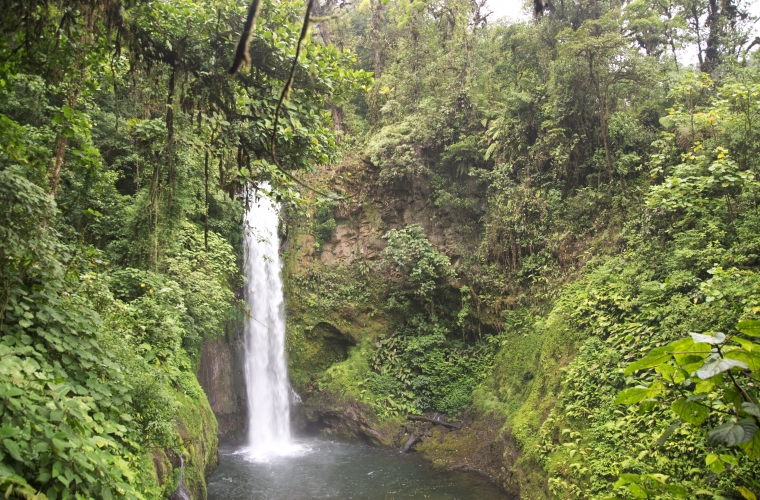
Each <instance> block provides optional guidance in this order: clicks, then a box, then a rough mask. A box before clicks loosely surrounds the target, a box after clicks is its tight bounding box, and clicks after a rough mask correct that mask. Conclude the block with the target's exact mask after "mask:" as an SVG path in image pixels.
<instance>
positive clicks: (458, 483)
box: [208, 439, 509, 500]
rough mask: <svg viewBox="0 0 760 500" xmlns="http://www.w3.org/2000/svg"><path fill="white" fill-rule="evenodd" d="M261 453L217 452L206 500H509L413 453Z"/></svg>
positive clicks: (307, 445)
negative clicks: (443, 469) (216, 464)
mask: <svg viewBox="0 0 760 500" xmlns="http://www.w3.org/2000/svg"><path fill="white" fill-rule="evenodd" d="M261 451H262V450H251V449H246V448H241V449H236V450H232V449H230V450H220V463H219V468H218V469H217V470H216V472H215V473H214V475H213V476H212V477H211V480H210V482H209V486H208V493H209V500H254V499H255V500H270V499H271V500H305V499H341V500H351V499H356V500H358V499H366V500H386V499H418V498H419V499H423V498H424V499H429V500H450V499H478V500H497V499H499V500H507V499H509V497H508V496H507V495H506V494H505V493H504V492H503V491H501V490H500V489H499V488H498V487H497V486H496V485H494V484H493V483H492V482H491V481H490V480H489V479H488V478H486V477H484V476H482V475H480V474H477V473H474V472H461V471H436V470H433V469H432V468H431V467H430V466H429V465H428V464H427V463H426V462H424V461H423V460H422V459H420V458H419V457H418V456H414V454H412V455H399V454H398V453H397V452H395V451H392V450H384V449H379V448H374V447H371V446H367V445H360V444H345V443H335V442H331V441H324V440H319V439H302V440H294V441H293V443H292V445H291V446H284V447H280V448H278V449H276V450H269V451H270V452H275V453H272V454H269V455H265V454H262V453H261Z"/></svg>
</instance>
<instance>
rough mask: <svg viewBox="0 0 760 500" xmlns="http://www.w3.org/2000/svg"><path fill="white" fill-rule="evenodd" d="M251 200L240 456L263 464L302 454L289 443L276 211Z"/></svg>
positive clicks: (262, 201) (288, 394)
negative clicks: (244, 434)
mask: <svg viewBox="0 0 760 500" xmlns="http://www.w3.org/2000/svg"><path fill="white" fill-rule="evenodd" d="M250 195H251V196H250V206H249V208H248V210H247V212H246V215H245V227H244V233H243V244H244V255H245V264H244V269H243V270H244V273H245V277H246V279H247V283H246V286H245V301H246V311H247V313H246V320H245V350H246V360H245V382H246V390H247V396H248V443H247V444H248V446H247V447H246V448H245V449H243V450H241V451H242V452H243V453H245V454H246V455H248V456H249V457H250V458H252V459H254V460H268V459H270V458H273V457H276V456H282V455H291V454H300V453H303V452H305V451H307V450H304V448H303V446H299V445H297V444H295V443H293V442H292V441H291V438H290V399H291V397H292V396H291V395H292V391H291V389H290V384H289V383H288V371H287V370H288V367H287V362H286V359H285V304H284V296H283V288H282V278H281V276H280V271H281V264H280V255H279V246H280V245H279V238H278V234H277V226H278V224H279V210H278V207H277V206H276V205H275V204H274V203H273V202H272V201H271V200H270V199H269V198H267V197H266V196H263V193H262V192H261V191H258V192H257V193H256V192H251V193H250ZM255 195H258V196H259V197H258V198H256V197H255Z"/></svg>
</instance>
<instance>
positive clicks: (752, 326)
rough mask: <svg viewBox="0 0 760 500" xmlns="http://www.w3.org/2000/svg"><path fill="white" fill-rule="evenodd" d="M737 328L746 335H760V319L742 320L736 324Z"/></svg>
mask: <svg viewBox="0 0 760 500" xmlns="http://www.w3.org/2000/svg"><path fill="white" fill-rule="evenodd" d="M736 329H737V330H739V331H740V332H742V333H743V334H744V335H749V336H750V337H760V321H758V320H756V319H750V320H746V321H740V322H739V323H738V324H737V325H736Z"/></svg>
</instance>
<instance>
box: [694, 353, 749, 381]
mask: <svg viewBox="0 0 760 500" xmlns="http://www.w3.org/2000/svg"><path fill="white" fill-rule="evenodd" d="M731 368H742V369H747V363H745V362H743V361H738V360H736V359H727V358H717V359H713V360H711V361H708V362H707V363H705V364H704V366H702V368H700V369H699V370H697V376H698V377H699V378H701V379H702V380H704V379H708V378H710V377H714V376H715V375H718V374H719V373H723V372H725V371H728V370H730V369H731Z"/></svg>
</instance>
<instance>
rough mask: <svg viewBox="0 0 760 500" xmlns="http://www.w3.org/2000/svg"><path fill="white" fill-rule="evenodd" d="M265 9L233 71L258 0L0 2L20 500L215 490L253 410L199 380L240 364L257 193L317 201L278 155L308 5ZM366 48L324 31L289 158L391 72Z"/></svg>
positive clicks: (287, 147)
mask: <svg viewBox="0 0 760 500" xmlns="http://www.w3.org/2000/svg"><path fill="white" fill-rule="evenodd" d="M263 4H264V5H263V9H262V13H261V18H260V20H259V23H258V25H257V28H256V29H255V31H254V33H253V35H252V42H251V54H252V58H253V61H254V63H255V64H254V65H253V66H252V67H247V68H245V69H244V70H243V72H242V74H240V75H238V76H237V77H232V76H230V75H229V74H228V71H227V69H228V68H229V65H230V63H231V59H232V57H233V55H234V53H235V45H236V42H237V40H238V38H239V34H240V31H241V29H242V26H243V23H244V21H245V18H246V13H247V5H245V4H244V2H237V1H232V0H229V1H228V0H218V1H217V0H178V1H174V0H173V1H170V2H163V1H161V2H147V1H145V2H143V1H126V2H122V1H119V0H113V1H111V0H104V1H81V2H80V1H56V0H41V1H33V2H29V1H15V0H9V1H3V2H1V3H0V10H1V11H2V13H3V14H2V16H0V146H1V147H0V331H1V332H2V334H1V335H2V337H1V338H0V491H2V492H3V494H4V495H5V497H6V498H9V497H21V498H27V499H44V498H48V499H57V498H104V499H109V498H115V497H119V498H133V499H134V498H137V499H140V498H168V497H169V496H170V495H172V494H173V493H174V492H175V491H177V492H179V493H177V495H175V496H177V497H180V498H187V497H188V495H189V497H190V498H193V499H201V498H206V479H207V477H208V476H209V475H210V473H211V472H212V471H213V469H214V467H215V465H216V461H217V433H218V432H219V434H221V436H222V437H229V436H231V435H232V434H233V431H234V430H235V429H234V427H235V426H238V425H239V423H240V420H242V418H241V417H240V415H239V413H240V407H241V406H244V405H241V404H240V401H239V398H236V396H235V394H234V393H232V391H231V387H229V384H227V386H226V389H224V390H225V391H227V392H229V393H223V394H214V393H212V394H210V396H211V397H210V398H207V396H206V394H204V391H203V390H202V389H201V387H200V385H199V383H198V379H197V378H196V373H198V372H199V369H200V368H203V369H200V374H199V375H200V378H201V379H202V380H203V381H204V383H206V385H207V386H208V387H210V388H218V387H220V386H224V383H225V382H229V378H230V374H229V371H230V370H232V369H233V368H234V367H232V368H231V367H229V366H225V365H224V364H225V362H224V359H225V358H224V355H223V353H224V352H227V353H229V351H230V349H231V348H230V345H231V344H234V341H235V339H236V335H238V332H239V327H238V325H239V324H240V323H241V319H242V317H243V314H244V311H243V308H242V307H241V306H240V303H239V301H238V298H237V297H236V293H237V290H239V289H240V285H241V283H242V278H241V276H240V268H241V260H242V258H241V257H242V251H241V248H240V242H241V229H242V213H243V210H244V204H245V203H246V202H255V200H254V199H253V194H254V193H253V191H250V192H249V193H248V194H247V195H246V193H245V192H244V190H243V186H245V185H246V184H249V183H250V184H251V186H252V187H255V186H256V184H257V183H258V182H260V181H262V180H269V181H270V182H271V183H272V185H273V186H274V188H273V191H274V195H273V196H277V197H278V198H279V199H283V200H285V201H293V200H296V201H297V199H298V193H297V191H296V190H295V189H294V188H293V187H292V186H290V185H289V184H288V183H287V182H284V179H285V177H284V176H283V175H282V173H281V172H279V171H278V170H277V169H276V168H275V166H274V164H273V163H272V161H271V158H269V160H267V159H266V152H267V151H269V140H270V138H271V137H272V133H271V129H272V115H273V112H274V107H275V104H276V103H277V101H278V96H279V93H280V91H281V89H282V87H283V85H284V82H285V80H286V79H287V77H288V74H289V71H290V67H291V66H292V62H293V56H294V55H295V49H296V43H297V41H298V39H299V33H300V29H301V20H302V16H303V12H304V5H302V4H299V3H297V2H296V3H288V2H285V3H283V2H263ZM352 60H353V56H352V55H351V54H350V53H349V52H347V51H338V50H336V49H335V48H333V47H327V46H325V45H321V44H312V43H310V42H309V41H308V40H306V41H305V45H304V51H303V54H302V57H301V59H300V62H299V64H297V65H295V67H296V71H295V90H293V91H292V92H291V93H290V95H289V99H288V100H287V102H286V104H285V107H284V110H283V112H282V113H281V116H280V127H279V128H278V129H277V130H276V131H275V132H276V133H275V134H274V137H275V138H276V139H277V147H278V152H279V155H280V158H281V160H282V162H283V163H284V164H285V165H287V166H288V168H290V169H292V170H298V169H301V168H304V167H305V166H307V165H314V164H319V163H320V162H325V161H327V160H329V159H331V158H333V157H334V155H335V152H336V145H335V141H334V134H333V130H332V125H331V123H330V118H329V113H326V112H325V111H324V105H325V102H326V100H329V99H331V98H332V99H333V100H335V102H340V98H341V97H340V96H341V94H343V93H347V94H353V93H355V92H357V91H359V90H360V89H361V87H362V86H364V85H366V84H367V83H369V82H370V80H371V78H370V76H369V74H368V73H366V72H364V71H360V70H354V69H352V67H351V66H352ZM231 357H232V355H229V356H227V358H228V360H229V358H231ZM220 359H221V360H222V361H221V363H222V366H221V369H223V370H224V369H226V370H227V371H220V372H219V373H217V371H215V370H217V369H219V368H220V364H219V360H220ZM201 364H204V366H203V367H201V366H200V365H201ZM220 373H221V374H220ZM225 377H226V378H225ZM209 399H210V401H211V403H212V404H213V410H214V411H217V413H219V414H220V415H222V416H223V417H224V418H221V425H222V428H221V429H219V428H218V424H217V420H216V418H215V416H214V413H212V408H211V407H210V405H209Z"/></svg>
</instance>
